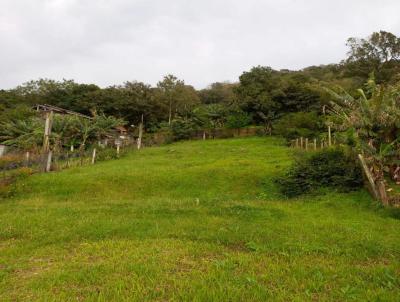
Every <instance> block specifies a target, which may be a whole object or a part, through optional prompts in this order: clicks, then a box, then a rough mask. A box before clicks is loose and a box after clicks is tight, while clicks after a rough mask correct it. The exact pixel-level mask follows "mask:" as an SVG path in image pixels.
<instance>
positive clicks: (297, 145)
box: [296, 138, 299, 148]
mask: <svg viewBox="0 0 400 302" xmlns="http://www.w3.org/2000/svg"><path fill="white" fill-rule="evenodd" d="M298 147H299V139H298V138H296V148H298Z"/></svg>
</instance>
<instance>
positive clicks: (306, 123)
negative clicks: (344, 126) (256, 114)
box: [273, 112, 324, 139]
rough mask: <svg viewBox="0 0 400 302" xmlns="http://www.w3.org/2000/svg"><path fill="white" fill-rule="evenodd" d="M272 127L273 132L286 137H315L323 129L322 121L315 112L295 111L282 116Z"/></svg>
mask: <svg viewBox="0 0 400 302" xmlns="http://www.w3.org/2000/svg"><path fill="white" fill-rule="evenodd" d="M273 128H274V134H277V135H281V136H283V137H284V138H286V139H296V138H298V137H301V136H302V137H308V138H315V137H318V136H319V135H320V133H321V131H323V130H324V123H323V119H322V117H321V116H319V115H318V113H316V112H296V113H289V114H287V115H285V116H284V117H282V118H281V119H280V120H278V121H277V122H276V123H275V124H274V125H273Z"/></svg>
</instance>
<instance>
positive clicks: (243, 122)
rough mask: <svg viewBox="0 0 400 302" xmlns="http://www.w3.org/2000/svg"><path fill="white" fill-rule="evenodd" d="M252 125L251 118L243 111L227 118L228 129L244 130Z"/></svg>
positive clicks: (233, 113)
mask: <svg viewBox="0 0 400 302" xmlns="http://www.w3.org/2000/svg"><path fill="white" fill-rule="evenodd" d="M250 123H251V116H250V115H248V114H247V113H246V112H243V111H236V112H232V113H231V114H230V115H229V116H228V117H227V118H226V124H225V125H226V127H227V128H232V129H236V128H243V127H246V126H248V125H249V124H250Z"/></svg>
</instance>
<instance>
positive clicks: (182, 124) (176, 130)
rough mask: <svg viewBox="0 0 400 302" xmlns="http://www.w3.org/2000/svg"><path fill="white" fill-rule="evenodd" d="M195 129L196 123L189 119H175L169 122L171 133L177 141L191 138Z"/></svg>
mask: <svg viewBox="0 0 400 302" xmlns="http://www.w3.org/2000/svg"><path fill="white" fill-rule="evenodd" d="M196 129H197V126H196V124H195V123H194V122H193V121H192V120H190V119H187V120H184V119H175V120H173V121H172V123H171V131H172V135H173V137H174V140H177V141H178V140H183V139H189V138H191V136H192V134H193V132H194V131H195V130H196Z"/></svg>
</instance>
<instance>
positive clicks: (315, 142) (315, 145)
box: [314, 138, 317, 151]
mask: <svg viewBox="0 0 400 302" xmlns="http://www.w3.org/2000/svg"><path fill="white" fill-rule="evenodd" d="M314 151H317V139H316V138H314Z"/></svg>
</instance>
